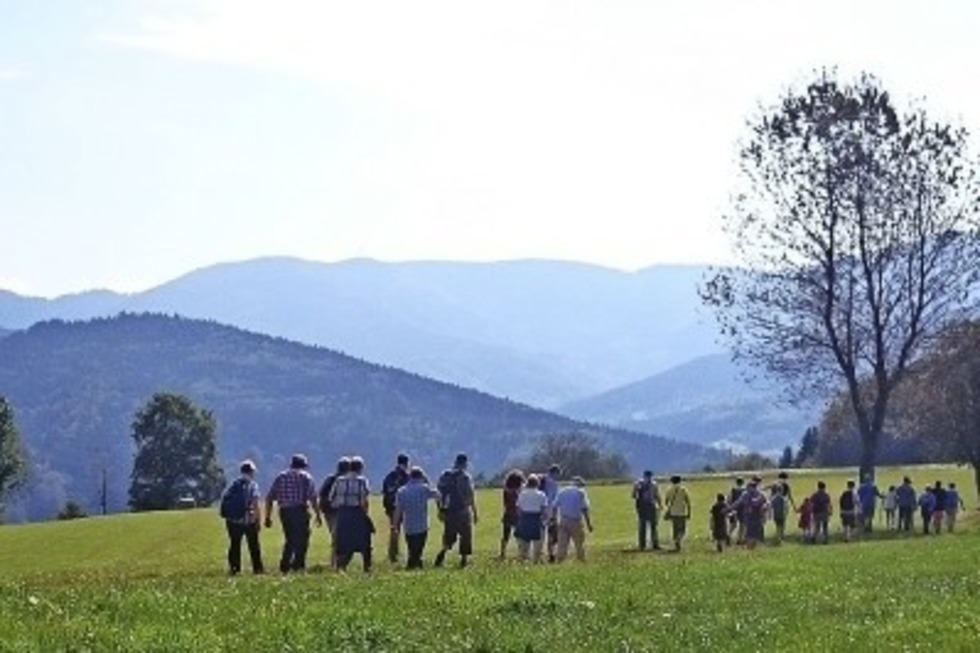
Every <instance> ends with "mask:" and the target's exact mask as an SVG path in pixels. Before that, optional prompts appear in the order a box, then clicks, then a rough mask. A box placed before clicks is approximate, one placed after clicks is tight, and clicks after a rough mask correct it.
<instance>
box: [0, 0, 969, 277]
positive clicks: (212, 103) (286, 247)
mask: <svg viewBox="0 0 980 653" xmlns="http://www.w3.org/2000/svg"><path fill="white" fill-rule="evenodd" d="M977 6H980V5H978V4H977V3H975V2H971V1H967V0H964V1H963V2H943V1H941V0H934V1H932V2H896V1H895V0H892V1H889V2H877V1H869V0H860V1H858V0H850V1H840V2H838V1H826V0H822V1H820V2H793V1H791V0H774V1H771V2H761V1H750V0H740V1H737V2H736V1H732V0H717V1H707V0H704V1H692V0H684V1H683V2H681V1H679V0H678V1H675V2H660V1H653V0H636V1H630V0H596V1H595V2H557V1H552V2H535V1H534V0H519V1H516V2H509V1H506V0H504V1H502V0H494V1H493V2H470V1H467V0H449V1H446V2H428V1H415V0H410V1H406V0H398V1H394V2H370V1H366V0H357V1H356V2H350V1H345V2H330V1H328V0H295V1H290V0H276V1H275V2H273V1H261V2H259V1H256V2H250V1H247V0H215V1H212V0H170V1H166V0H159V1H149V0H147V1H142V2H141V1H137V0H98V1H95V0H93V1H90V2H82V1H80V0H64V1H58V0H44V1H43V2H42V1H39V0H0V234H2V237H3V255H2V256H0V288H7V289H11V290H15V291H18V292H27V293H33V294H42V295H54V294H59V293H64V292H70V291H77V290H81V289H86V288H93V287H108V288H112V289H116V290H140V289H144V288H147V287H149V286H152V285H154V284H157V283H160V282H162V281H165V280H168V279H170V278H172V277H175V276H177V275H179V274H182V273H184V272H187V271H190V270H191V269H194V268H197V267H201V266H205V265H208V264H211V263H215V262H220V261H227V260H239V259H245V258H251V257H257V256H265V255H293V256H300V257H304V258H310V259H317V260H338V259H343V258H349V257H355V256H370V257H375V258H380V259H385V260H412V259H458V260H494V259H508V258H518V257H521V258H523V257H538V258H562V259H573V260H581V261H591V262H596V263H601V264H605V265H609V266H612V267H617V268H623V269H634V268H638V267H643V266H646V265H650V264H654V263H665V262H720V261H725V260H727V257H728V254H727V251H728V249H727V243H726V241H725V240H724V238H723V237H722V235H721V233H720V228H719V225H720V222H719V215H720V213H721V212H722V211H723V210H724V209H725V207H726V205H727V198H728V195H729V192H730V191H731V190H732V188H733V185H734V184H733V175H734V173H735V165H734V159H735V157H734V155H735V151H736V140H737V139H738V138H739V136H740V135H741V134H743V133H744V130H745V121H746V119H747V118H748V117H749V116H750V115H751V114H752V113H753V111H754V109H755V107H757V106H758V104H759V103H760V102H764V103H769V102H771V101H773V100H774V99H775V98H777V97H778V95H779V93H780V92H781V91H782V90H784V89H785V88H786V87H787V86H789V85H791V84H795V85H800V84H801V83H803V82H804V81H805V80H806V77H807V75H808V73H809V72H810V71H812V70H813V69H814V68H815V67H820V66H826V65H837V66H838V67H839V68H840V70H841V71H842V72H844V73H847V74H850V73H853V72H855V71H858V70H868V71H871V72H874V73H876V74H877V75H879V76H880V77H881V78H882V80H883V81H884V83H885V85H886V86H887V87H888V88H890V89H891V90H892V91H893V92H894V93H895V94H896V95H898V96H899V97H900V98H910V97H913V96H926V97H927V104H928V106H929V108H930V109H931V110H933V111H934V112H935V113H937V114H939V115H942V116H945V117H949V118H953V119H957V120H961V121H963V122H965V123H966V124H967V125H968V126H969V127H970V128H971V129H972V130H974V131H975V132H980V86H978V84H977V68H976V66H977V62H978V61H980V46H978V45H977V43H980V37H978V34H980V9H977V8H975V7H977Z"/></svg>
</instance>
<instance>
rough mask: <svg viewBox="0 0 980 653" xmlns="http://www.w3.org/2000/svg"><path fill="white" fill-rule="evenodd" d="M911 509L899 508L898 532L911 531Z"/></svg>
mask: <svg viewBox="0 0 980 653" xmlns="http://www.w3.org/2000/svg"><path fill="white" fill-rule="evenodd" d="M912 512H913V509H912V508H901V507H900V508H899V509H898V530H900V531H911V530H912Z"/></svg>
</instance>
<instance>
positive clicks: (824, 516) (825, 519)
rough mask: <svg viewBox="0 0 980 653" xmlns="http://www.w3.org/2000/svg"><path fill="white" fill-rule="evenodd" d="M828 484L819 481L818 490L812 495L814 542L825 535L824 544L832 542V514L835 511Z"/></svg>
mask: <svg viewBox="0 0 980 653" xmlns="http://www.w3.org/2000/svg"><path fill="white" fill-rule="evenodd" d="M831 504H832V501H831V499H830V493H829V492H827V484H826V483H824V482H823V481H817V491H816V492H814V493H813V494H811V495H810V509H811V510H812V512H813V542H814V543H816V542H817V539H818V538H819V537H820V535H821V534H822V535H823V544H827V543H829V542H830V516H831V515H832V514H833V512H834V508H833V506H832V505H831Z"/></svg>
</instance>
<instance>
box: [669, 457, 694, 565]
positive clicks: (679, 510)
mask: <svg viewBox="0 0 980 653" xmlns="http://www.w3.org/2000/svg"><path fill="white" fill-rule="evenodd" d="M681 480H682V479H681V477H680V476H678V475H676V474H675V475H674V476H671V477H670V487H669V488H667V492H666V494H665V496H664V505H665V506H666V508H665V510H664V512H665V513H666V515H665V517H666V518H667V519H669V520H670V524H671V530H672V531H673V533H672V535H673V539H674V551H680V550H681V542H682V541H683V540H684V535H685V534H686V533H687V520H689V519H690V518H691V495H690V494H689V493H688V491H687V488H686V487H684V486H683V485H682V484H681Z"/></svg>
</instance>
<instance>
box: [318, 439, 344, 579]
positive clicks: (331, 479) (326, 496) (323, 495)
mask: <svg viewBox="0 0 980 653" xmlns="http://www.w3.org/2000/svg"><path fill="white" fill-rule="evenodd" d="M348 472H350V458H348V457H347V456H342V457H341V458H339V459H338V460H337V470H336V471H335V472H334V473H333V474H328V475H327V477H326V478H324V479H323V483H321V484H320V491H319V492H318V498H317V501H318V503H319V504H320V513H321V514H322V515H323V521H324V523H326V525H327V534H328V535H329V536H330V568H331V569H336V568H337V509H336V508H334V507H333V505H331V503H330V493H331V491H332V489H333V484H334V483H335V482H336V480H337V479H338V478H341V477H343V476H345V475H346V474H347V473H348Z"/></svg>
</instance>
